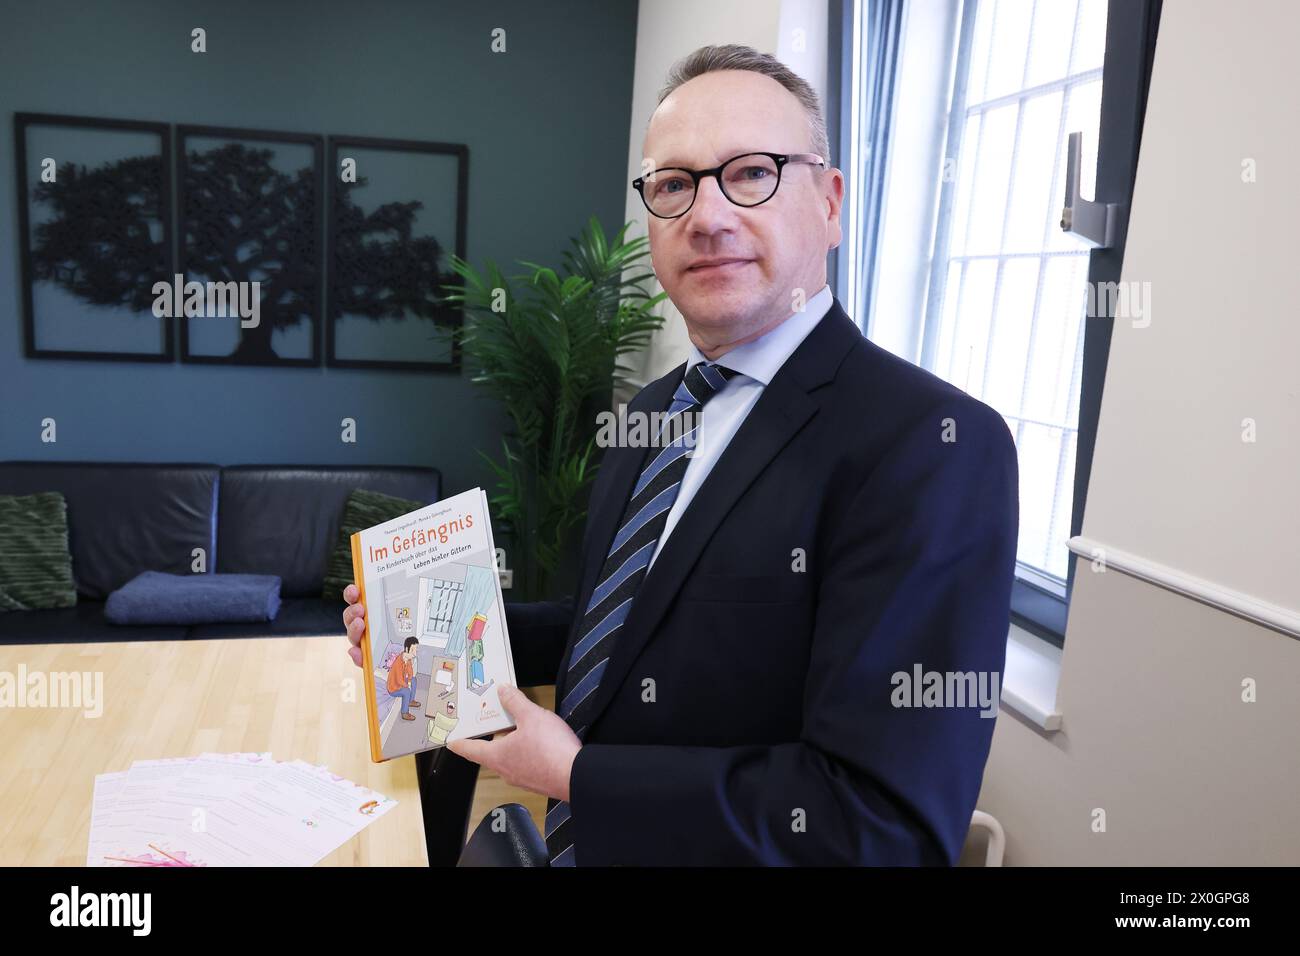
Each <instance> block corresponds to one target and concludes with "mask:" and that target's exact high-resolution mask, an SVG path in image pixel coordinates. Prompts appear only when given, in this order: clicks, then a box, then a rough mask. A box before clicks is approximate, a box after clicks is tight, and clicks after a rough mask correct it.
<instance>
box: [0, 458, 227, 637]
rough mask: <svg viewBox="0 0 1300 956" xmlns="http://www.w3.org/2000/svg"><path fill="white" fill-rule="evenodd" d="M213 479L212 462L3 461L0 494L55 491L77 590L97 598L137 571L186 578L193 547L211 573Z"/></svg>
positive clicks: (214, 489)
mask: <svg viewBox="0 0 1300 956" xmlns="http://www.w3.org/2000/svg"><path fill="white" fill-rule="evenodd" d="M217 475H218V469H217V467H216V466H215V465H173V464H127V463H122V464H117V463H100V462H75V461H64V462H39V461H9V462H0V495H30V494H34V493H37V492H42V491H58V492H61V493H62V494H63V497H64V499H65V500H66V501H67V503H68V544H69V548H70V550H71V551H72V574H73V577H74V579H75V580H76V582H77V592H78V593H79V594H80V595H82V596H83V597H87V598H92V599H96V600H103V599H104V598H106V597H108V595H109V594H110V593H111V592H113V591H115V590H117V589H118V588H120V587H121V586H122V585H123V584H125V583H126V582H127V581H130V580H131V579H132V578H133V577H135V576H136V575H137V574H139V573H140V572H141V571H151V570H152V571H168V572H171V573H173V574H189V573H191V571H192V564H193V561H194V556H193V552H194V549H195V548H203V549H204V550H205V551H206V553H207V567H208V569H209V570H210V569H211V566H212V564H211V562H212V559H213V552H214V550H215V548H216V537H215V526H214V523H213V522H214V517H215V510H214V509H215V503H216V492H217ZM105 626H108V625H105Z"/></svg>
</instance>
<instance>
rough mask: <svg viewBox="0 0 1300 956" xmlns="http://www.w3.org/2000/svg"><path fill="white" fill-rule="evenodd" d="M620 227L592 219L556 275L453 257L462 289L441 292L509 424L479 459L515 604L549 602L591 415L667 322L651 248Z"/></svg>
mask: <svg viewBox="0 0 1300 956" xmlns="http://www.w3.org/2000/svg"><path fill="white" fill-rule="evenodd" d="M629 226H631V223H630V222H629V223H625V224H624V225H623V228H622V229H620V230H619V231H618V234H617V235H615V236H614V237H613V238H612V239H609V238H607V237H606V235H605V231H604V230H603V229H602V228H601V225H600V222H599V221H598V220H597V219H596V217H594V216H593V217H592V218H591V219H590V220H589V221H588V223H587V225H586V228H585V229H584V230H583V231H582V232H581V233H580V234H579V235H578V236H576V237H575V238H573V239H572V240H571V243H570V245H571V248H570V249H567V250H566V251H565V252H564V254H563V256H562V266H561V269H560V270H559V271H556V270H555V269H551V268H547V267H545V266H541V265H538V264H536V263H533V262H526V261H520V262H519V265H521V266H523V267H524V268H525V269H526V270H528V271H527V272H525V273H522V274H518V275H512V276H509V277H507V276H505V275H503V274H502V272H501V270H500V269H499V268H498V267H497V266H496V264H495V263H492V262H489V263H488V264H487V268H486V269H485V270H484V272H483V273H480V272H479V271H478V270H477V269H475V268H474V267H473V266H472V265H470V264H469V263H468V262H466V261H465V260H463V259H460V258H459V257H456V256H452V258H451V268H452V270H453V271H454V272H455V273H456V274H457V275H458V276H460V278H461V279H462V282H461V283H460V284H458V285H448V286H444V288H445V289H446V290H448V294H447V295H446V297H445V299H446V301H448V302H451V303H459V304H460V305H461V307H462V309H463V310H464V317H465V321H464V325H463V326H462V328H461V329H460V330H459V332H458V336H459V341H460V346H461V349H462V354H463V355H464V357H465V360H466V363H467V365H468V366H469V367H470V368H471V370H472V373H473V375H472V379H471V380H472V381H474V382H476V383H477V384H479V385H481V386H482V387H484V388H485V389H487V391H488V392H489V393H490V394H491V395H492V396H494V397H495V398H496V399H497V400H498V401H500V402H501V404H502V405H503V406H504V408H505V410H506V412H507V414H508V415H509V416H510V420H511V422H512V424H513V433H512V434H509V435H507V436H506V437H505V438H504V439H503V442H502V457H501V459H500V460H497V459H494V458H492V457H491V456H489V455H487V454H485V453H483V452H482V451H481V450H480V452H479V453H480V454H482V455H483V457H484V458H485V459H486V460H487V461H488V463H489V464H490V466H491V468H492V470H493V472H494V474H495V475H496V478H497V485H496V489H495V493H494V494H491V495H489V502H490V504H491V506H492V514H493V519H494V521H495V522H497V523H498V524H499V526H500V527H501V528H502V530H503V531H504V532H505V533H506V534H507V535H508V536H509V537H510V539H511V542H512V544H513V550H512V552H511V553H510V559H509V566H510V567H511V569H512V571H513V572H514V588H513V594H512V597H515V598H518V599H521V600H540V599H543V598H547V597H553V596H554V594H553V593H552V588H553V586H555V585H556V584H558V583H560V582H557V581H556V576H557V573H558V572H559V571H560V570H561V567H562V565H563V564H564V559H565V556H566V554H568V553H569V551H570V546H571V545H572V544H573V543H574V542H572V541H571V537H572V536H573V533H574V530H575V528H577V527H578V526H579V525H580V523H581V521H582V519H583V518H584V516H585V515H586V497H587V492H588V490H589V487H590V484H591V481H592V480H593V479H594V477H595V474H596V469H597V467H598V466H599V451H598V450H597V448H596V434H597V418H596V416H597V414H598V413H599V412H602V411H608V410H610V408H611V405H612V402H613V391H614V388H615V385H616V384H618V383H621V382H623V381H625V380H626V376H627V374H628V373H629V372H630V371H631V369H630V368H628V367H627V366H625V365H624V364H623V363H622V361H621V359H622V357H623V356H625V355H626V354H627V353H629V352H633V351H636V350H638V349H641V348H644V347H645V345H646V344H647V343H648V342H649V341H650V337H651V335H652V334H653V333H654V331H655V330H656V329H658V328H660V327H661V326H662V324H663V321H664V320H663V317H662V316H659V315H657V314H655V311H654V310H655V308H656V306H658V304H659V303H660V302H662V301H663V300H664V298H665V297H666V293H663V292H660V293H658V294H657V295H653V294H651V292H650V291H649V287H650V285H651V280H652V279H653V278H654V273H653V272H652V271H651V270H650V268H649V266H648V264H647V263H646V262H645V261H644V260H645V258H646V256H648V255H649V249H648V242H647V240H646V239H645V238H644V237H639V238H636V239H632V240H628V239H626V238H625V237H626V233H627V230H628V227H629Z"/></svg>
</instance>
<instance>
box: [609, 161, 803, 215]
mask: <svg viewBox="0 0 1300 956" xmlns="http://www.w3.org/2000/svg"><path fill="white" fill-rule="evenodd" d="M790 163H811V164H813V165H818V166H822V167H823V168H824V167H825V166H826V161H825V160H824V159H822V158H821V157H820V156H818V155H817V154H816V153H742V154H741V155H739V156H733V157H732V158H731V159H729V160H727V161H726V162H725V163H723V164H722V165H721V166H714V167H713V168H712V169H683V168H681V167H676V166H671V167H667V168H665V169H656V170H655V171H654V172H653V173H651V174H650V175H649V176H638V177H637V178H636V179H634V180H632V188H633V189H635V190H636V191H637V192H638V193H639V194H640V195H641V201H642V202H643V203H645V207H646V209H648V210H649V211H650V214H651V215H652V216H657V217H658V218H660V219H676V218H677V217H678V216H684V215H686V213H687V212H689V211H690V208H691V206H693V205H695V196H696V194H697V193H699V191H700V189H699V186H700V180H702V179H704V178H706V177H708V176H713V177H715V178H716V179H717V180H718V188H719V189H721V190H722V195H724V196H726V197H727V198H728V199H729V200H731V201H732V202H733V203H735V204H736V205H737V206H758V205H761V204H762V203H765V202H767V201H768V200H769V199H771V198H772V197H773V196H775V195H776V190H777V187H778V186H780V185H781V170H782V169H784V168H785V167H786V166H787V165H789V164H790Z"/></svg>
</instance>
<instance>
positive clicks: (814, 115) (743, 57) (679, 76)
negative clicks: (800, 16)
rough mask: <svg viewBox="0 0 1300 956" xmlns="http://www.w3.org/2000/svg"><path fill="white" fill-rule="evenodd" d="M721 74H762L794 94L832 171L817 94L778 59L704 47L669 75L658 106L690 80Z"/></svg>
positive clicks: (728, 46) (815, 149)
mask: <svg viewBox="0 0 1300 956" xmlns="http://www.w3.org/2000/svg"><path fill="white" fill-rule="evenodd" d="M718 70H749V71H750V72H752V73H762V74H763V75H764V76H770V77H771V78H772V79H774V80H776V81H777V82H778V83H780V84H781V85H782V86H784V87H785V88H786V89H787V90H789V91H790V92H791V93H793V94H794V96H795V99H797V100H798V101H799V104H800V105H801V106H802V107H803V109H804V112H805V113H807V114H808V132H809V139H810V140H811V141H812V148H813V152H815V153H816V154H817V155H819V156H821V158H822V159H824V160H825V161H826V166H825V167H823V168H826V169H829V168H830V165H831V155H830V142H829V140H828V138H827V135H826V118H825V117H824V116H823V115H822V108H821V103H820V102H819V101H818V99H817V91H816V90H814V89H813V88H812V86H811V85H810V84H809V83H808V81H807V80H805V79H804V78H803V77H801V76H800V75H799V74H797V73H795V72H794V71H793V70H791V69H790V68H789V67H788V66H786V65H785V64H784V63H782V62H781V61H780V60H778V59H777V58H776V57H774V56H771V55H770V54H767V53H760V52H759V51H758V50H755V49H754V48H753V47H747V46H740V45H738V44H734V43H729V44H724V45H721V46H702V47H700V48H699V49H698V50H696V51H695V52H694V53H690V54H688V55H686V56H684V57H682V59H680V60H678V61H677V62H676V63H675V64H673V67H672V69H671V70H669V71H668V81H667V84H666V85H665V86H664V88H663V89H662V90H661V91H660V92H659V102H660V103H662V102H663V101H664V100H665V99H667V98H668V95H669V94H670V93H672V92H673V90H675V89H677V87H679V86H681V85H682V84H683V83H685V82H686V81H687V80H693V79H695V78H696V77H697V76H703V75H704V74H705V73H714V72H716V71H718Z"/></svg>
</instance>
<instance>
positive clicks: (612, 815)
mask: <svg viewBox="0 0 1300 956" xmlns="http://www.w3.org/2000/svg"><path fill="white" fill-rule="evenodd" d="M768 154H770V155H768ZM644 155H645V156H646V158H647V160H648V163H647V166H648V167H649V168H651V169H652V170H654V172H653V173H652V174H650V175H648V176H645V177H642V178H640V179H638V181H637V182H636V183H634V186H636V187H637V188H638V189H639V191H640V192H641V194H642V197H643V201H644V202H645V204H646V206H647V209H648V210H649V212H650V216H649V237H650V246H651V253H652V259H653V263H654V268H655V272H656V274H657V276H658V278H659V281H660V282H661V283H662V284H663V287H664V289H665V290H666V291H667V292H668V295H669V297H670V298H671V299H672V301H673V303H674V304H675V305H676V306H677V308H678V309H679V310H680V311H681V313H682V316H683V319H684V320H685V322H686V330H687V333H688V335H689V338H690V341H691V350H690V356H689V358H688V360H687V362H686V363H685V365H683V366H679V367H678V368H676V369H674V370H673V371H672V372H670V373H669V374H667V375H665V376H664V377H663V378H661V379H659V380H657V381H655V382H652V383H651V384H650V385H648V386H647V387H646V388H645V389H644V390H642V391H641V392H640V394H638V395H637V396H636V398H635V399H633V401H632V402H631V404H630V406H629V414H631V413H643V414H649V413H654V412H663V411H665V410H669V411H671V412H673V413H676V414H681V415H689V414H696V413H698V414H699V418H698V421H699V434H698V437H697V440H696V441H695V442H694V445H693V448H692V449H691V454H689V455H677V454H676V452H675V451H674V449H672V448H669V449H658V448H651V449H647V448H644V447H643V448H612V449H610V450H609V451H608V453H607V455H606V457H605V460H604V463H603V464H602V466H601V469H600V472H599V475H598V477H597V479H596V483H595V485H594V487H593V489H592V496H591V505H590V510H589V516H588V521H587V526H586V529H585V535H584V541H583V545H582V561H583V563H582V567H581V571H580V576H579V585H578V593H577V595H576V596H575V598H574V599H571V600H565V601H556V602H546V603H541V604H534V605H516V606H512V607H511V608H510V609H509V612H510V618H509V622H508V623H509V628H510V638H511V643H512V648H513V654H514V659H515V664H516V669H517V672H518V676H519V681H520V683H521V684H525V685H528V684H532V683H549V682H551V681H555V683H556V702H557V704H556V706H557V710H558V712H559V713H558V714H552V713H551V712H549V711H547V710H545V709H544V708H540V707H537V706H536V705H534V704H532V703H531V702H530V701H528V700H527V698H525V697H524V696H523V694H522V693H519V692H517V691H514V690H512V689H510V688H503V689H502V694H501V701H502V703H503V704H504V705H505V706H506V707H507V708H509V710H510V712H511V714H512V716H513V717H514V718H515V720H516V722H517V729H515V730H514V731H512V732H510V733H508V734H505V735H504V736H501V737H498V738H497V739H494V740H491V741H485V740H471V741H463V742H460V743H458V744H456V745H455V746H454V749H455V752H456V753H459V754H461V755H463V756H465V757H467V758H469V759H470V760H473V761H476V762H478V763H480V764H482V765H483V766H486V767H489V768H491V769H494V770H496V771H497V772H499V773H500V774H501V775H502V776H503V777H504V778H505V779H506V781H507V782H508V783H511V784H514V785H518V786H523V787H526V788H528V789H530V790H533V791H536V792H538V793H543V794H546V795H547V796H549V797H550V798H551V800H550V801H549V802H548V808H547V814H546V828H545V829H546V837H547V846H548V851H549V854H550V855H551V857H552V865H572V864H582V865H608V864H630V865H660V864H664V865H674V864H724V865H725V864H951V863H952V862H954V861H955V859H956V857H957V855H958V853H959V851H960V848H961V846H962V841H963V838H964V836H965V833H966V829H967V827H968V825H969V822H970V817H971V812H972V810H973V809H974V806H975V799H976V796H977V795H978V792H979V787H980V781H981V776H982V774H983V768H984V763H985V760H986V758H987V755H988V750H989V744H990V741H991V738H992V733H993V721H992V720H989V719H984V718H981V716H980V711H979V705H978V703H976V702H974V701H970V702H966V705H965V706H961V705H958V704H957V703H956V702H954V701H948V700H945V699H944V698H943V697H942V695H941V694H940V695H937V697H938V701H937V705H935V697H936V695H927V697H926V700H927V701H928V703H927V705H926V706H912V703H913V701H912V698H911V696H910V695H907V696H901V695H898V694H896V693H894V691H895V690H896V687H897V685H898V680H897V676H898V675H900V674H901V675H909V676H910V675H911V674H913V672H914V670H915V668H917V667H919V668H920V669H921V671H922V672H924V673H926V674H929V673H930V672H936V673H938V674H940V675H958V679H960V678H961V677H963V676H976V677H978V676H981V675H982V676H984V678H985V679H987V678H988V677H989V676H992V675H997V676H1000V673H1001V670H1002V666H1003V662H1004V656H1005V647H1006V640H1007V631H1008V627H1009V601H1010V588H1011V581H1012V573H1013V566H1014V562H1015V550H1016V532H1017V520H1018V502H1017V466H1016V457H1015V446H1014V444H1013V442H1012V439H1011V437H1010V433H1009V432H1008V430H1007V428H1006V425H1005V423H1004V422H1003V421H1002V418H1001V417H1000V416H999V415H998V414H997V413H996V412H994V411H993V410H992V409H990V408H989V407H987V406H986V405H983V404H981V403H980V402H978V401H976V400H974V399H973V398H971V397H970V396H968V395H966V394H965V393H963V392H961V391H960V390H958V389H956V388H954V387H952V386H950V385H948V384H947V383H945V382H943V381H941V380H940V379H938V378H936V377H935V376H933V375H931V374H929V373H927V372H925V371H923V370H921V369H918V368H917V367H916V366H914V365H912V364H910V363H908V362H906V361H904V360H902V359H900V358H897V357H895V356H893V355H891V354H889V353H888V352H885V351H884V350H882V349H880V348H878V347H877V346H875V345H873V344H872V343H871V342H869V341H868V340H867V339H866V338H864V337H863V335H862V333H861V332H860V330H859V329H858V328H857V327H856V326H855V325H854V323H853V322H852V321H851V320H850V319H849V318H848V317H847V316H846V315H845V314H844V311H843V309H841V308H840V305H839V303H838V302H835V301H834V300H833V298H832V296H831V292H830V289H829V287H828V286H827V282H826V255H827V252H828V250H830V249H832V248H834V247H835V246H837V245H839V242H840V238H841V235H840V206H841V202H842V199H843V195H844V177H843V175H842V174H841V173H840V171H839V170H837V169H831V168H827V166H828V163H826V161H825V158H826V157H827V155H828V149H827V143H826V131H825V124H824V121H823V119H822V116H821V112H820V109H819V107H818V104H817V98H816V95H815V94H814V93H813V91H812V90H811V89H810V88H809V87H808V85H807V84H806V83H805V82H804V81H803V80H801V79H799V78H798V77H797V76H795V75H794V74H792V73H790V72H789V71H788V70H787V69H786V68H785V67H784V66H782V65H781V64H780V63H779V62H778V61H776V60H774V59H772V58H771V57H768V56H765V55H762V54H759V53H756V52H755V51H753V50H750V49H748V48H744V47H705V48H703V49H701V50H698V51H696V52H695V53H694V54H692V55H691V56H689V57H687V58H686V59H685V60H684V61H682V62H681V63H679V64H678V65H677V67H676V68H675V69H674V72H673V74H672V76H671V77H670V82H669V84H668V88H667V90H666V91H665V95H664V96H663V97H661V100H660V103H659V106H658V108H657V109H656V111H655V113H654V115H653V117H652V119H651V122H650V125H649V128H648V130H647V133H646V137H645V146H644ZM677 451H680V449H677ZM647 567H648V570H647ZM345 598H346V599H347V600H349V601H355V600H356V592H355V590H353V589H349V590H348V591H347V592H345ZM363 614H364V609H363V608H362V607H361V606H360V605H355V604H354V605H353V606H352V607H350V608H348V610H347V611H346V612H345V614H344V623H345V625H347V626H348V629H349V637H350V639H351V641H352V642H353V643H354V644H355V643H356V642H357V641H358V640H359V639H360V634H361V632H362V628H363V627H364V622H363V621H362V615H363ZM350 651H351V653H352V654H353V656H354V659H356V658H357V657H358V656H359V655H358V652H357V651H356V650H355V648H351V649H350ZM702 660H703V661H706V662H707V665H708V666H704V667H701V666H699V665H700V663H701V661H702ZM949 686H952V682H951V678H949ZM995 686H996V685H995ZM792 690H793V692H792ZM993 709H996V701H994V702H993Z"/></svg>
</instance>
